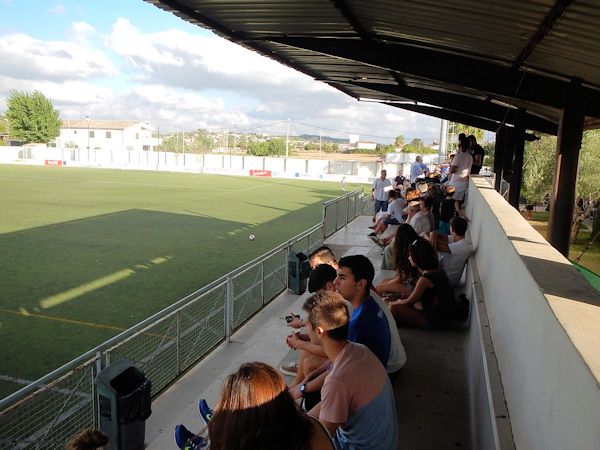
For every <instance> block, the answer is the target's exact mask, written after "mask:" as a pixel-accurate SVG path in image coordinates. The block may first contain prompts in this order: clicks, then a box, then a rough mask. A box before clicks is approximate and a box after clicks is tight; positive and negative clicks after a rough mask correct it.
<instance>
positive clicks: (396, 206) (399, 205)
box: [369, 191, 406, 236]
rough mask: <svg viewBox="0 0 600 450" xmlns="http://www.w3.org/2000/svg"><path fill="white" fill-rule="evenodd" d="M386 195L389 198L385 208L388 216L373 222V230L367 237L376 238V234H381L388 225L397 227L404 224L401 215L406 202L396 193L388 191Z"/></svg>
mask: <svg viewBox="0 0 600 450" xmlns="http://www.w3.org/2000/svg"><path fill="white" fill-rule="evenodd" d="M388 195H389V197H390V201H389V204H388V208H387V212H388V214H389V216H388V217H387V218H382V219H380V220H378V221H377V222H375V226H374V230H373V232H372V233H371V234H369V236H377V235H378V234H380V233H383V232H384V231H385V230H386V228H387V227H388V225H399V224H401V223H402V222H404V220H403V219H402V214H403V210H404V207H405V206H406V201H405V200H404V199H403V198H402V196H400V195H399V194H398V192H397V191H390V192H389V193H388Z"/></svg>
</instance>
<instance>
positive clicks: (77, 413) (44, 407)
mask: <svg viewBox="0 0 600 450" xmlns="http://www.w3.org/2000/svg"><path fill="white" fill-rule="evenodd" d="M367 205H368V198H367V200H365V199H364V198H363V194H362V190H357V191H354V192H350V193H348V194H346V195H344V196H342V197H339V198H337V199H334V200H331V201H328V202H326V203H324V210H323V221H322V222H321V223H319V224H317V225H315V226H313V227H312V228H310V229H308V230H306V231H305V232H303V233H301V234H299V235H298V236H296V237H294V238H292V239H290V240H289V241H287V242H285V243H283V244H281V245H279V246H278V247H276V248H274V249H273V250H271V251H269V252H268V253H266V254H264V255H262V256H260V257H258V258H256V259H254V260H253V261H250V262H249V263H247V264H244V265H243V266H241V267H239V268H237V269H235V270H233V271H232V272H230V273H228V274H226V275H224V276H222V277H221V278H219V279H217V280H215V281H213V282H212V283H210V284H209V285H207V286H205V287H203V288H202V289H200V290H198V291H196V292H194V293H192V294H190V295H188V296H187V297H185V298H183V299H181V300H179V301H178V302H176V303H174V304H173V305H171V306H169V307H167V308H165V309H164V310H162V311H160V312H158V313H156V314H154V315H153V316H151V317H149V318H148V319H146V320H144V321H142V322H140V323H139V324H137V325H135V326H133V327H131V328H129V329H128V330H126V331H124V332H123V333H121V334H119V335H117V336H115V337H113V338H111V339H109V340H108V341H106V342H104V343H103V344H101V345H99V346H98V347H96V348H94V349H92V350H90V351H88V352H86V353H85V354H83V355H81V356H80V357H79V358H76V359H74V360H73V361H71V362H69V363H67V364H65V365H64V366H62V367H60V368H58V369H56V370H54V371H53V372H51V373H49V374H48V375H46V376H44V377H42V378H40V379H39V380H37V381H36V382H34V383H32V384H30V385H28V386H26V387H24V388H23V389H21V390H19V391H17V392H15V393H14V394H12V395H9V396H8V397H6V398H5V399H3V400H2V401H0V449H53V448H63V446H64V443H65V442H66V441H67V440H68V439H70V438H71V437H72V436H73V435H74V434H75V433H77V432H78V431H80V430H81V429H84V428H88V427H97V426H98V424H99V413H98V404H97V395H96V387H95V385H94V378H95V377H96V375H97V374H98V372H99V371H100V370H101V369H102V368H104V367H106V366H107V365H108V364H110V363H111V362H114V361H118V360H120V359H122V358H128V359H129V360H130V361H132V363H133V364H135V365H136V366H137V367H139V368H140V369H142V370H143V371H144V372H145V373H146V376H147V377H148V378H149V379H150V380H152V396H153V397H155V396H156V395H157V394H158V393H159V392H160V391H162V390H163V389H164V388H165V387H167V386H168V385H169V384H171V383H173V382H174V381H175V380H177V379H178V378H179V376H180V375H182V374H183V373H184V372H185V371H186V370H188V369H189V368H190V367H192V366H193V365H195V364H196V363H197V362H198V361H199V360H200V359H202V358H203V357H205V356H206V355H207V354H208V353H209V352H210V351H212V350H213V349H214V348H215V347H216V346H217V345H219V344H220V343H221V342H223V341H224V340H228V339H229V337H230V336H231V334H232V333H233V332H235V331H236V330H237V329H239V328H240V327H241V326H242V325H243V324H244V323H245V322H246V321H247V320H248V319H250V318H251V317H252V316H253V315H254V314H256V313H257V312H258V311H259V310H261V309H262V308H263V307H264V306H265V305H266V304H268V303H269V302H271V301H272V300H273V299H275V298H276V297H277V296H278V295H279V294H281V293H282V292H283V291H284V290H285V289H286V288H287V285H288V283H287V276H288V257H289V255H290V253H292V252H294V253H298V252H304V253H307V254H308V253H310V252H312V251H313V250H315V249H316V248H317V247H319V246H320V245H322V242H323V240H324V238H325V237H328V236H330V235H331V234H333V232H335V231H337V230H338V229H340V228H342V227H343V226H345V225H346V224H347V223H348V222H349V221H351V220H352V219H354V218H355V217H356V216H358V215H361V214H362V212H363V211H364V209H365V207H367ZM329 223H331V225H328V224H329Z"/></svg>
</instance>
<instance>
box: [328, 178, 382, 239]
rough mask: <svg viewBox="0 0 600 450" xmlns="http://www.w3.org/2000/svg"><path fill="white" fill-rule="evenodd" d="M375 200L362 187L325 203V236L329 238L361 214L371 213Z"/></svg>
mask: <svg viewBox="0 0 600 450" xmlns="http://www.w3.org/2000/svg"><path fill="white" fill-rule="evenodd" d="M372 209H373V202H372V200H371V199H370V197H368V196H365V195H364V193H363V190H362V189H357V190H355V191H352V192H349V193H347V194H346V195H343V196H341V197H338V198H336V199H333V200H329V201H328V202H325V203H323V237H324V238H328V237H329V236H331V235H332V234H333V233H335V232H336V231H338V230H340V229H342V228H343V227H345V226H346V225H348V224H349V223H350V222H351V221H353V220H354V219H355V218H356V217H358V216H361V215H371V214H372V213H371V211H372Z"/></svg>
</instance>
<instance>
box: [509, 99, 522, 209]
mask: <svg viewBox="0 0 600 450" xmlns="http://www.w3.org/2000/svg"><path fill="white" fill-rule="evenodd" d="M523 116H524V111H523V110H521V109H520V110H519V111H517V120H516V123H515V128H514V141H513V142H514V155H515V159H514V161H513V165H512V173H511V177H510V191H509V193H508V202H509V203H510V204H511V205H512V206H513V207H515V208H516V209H519V199H520V197H521V182H522V179H523V154H524V152H525V128H524V127H523Z"/></svg>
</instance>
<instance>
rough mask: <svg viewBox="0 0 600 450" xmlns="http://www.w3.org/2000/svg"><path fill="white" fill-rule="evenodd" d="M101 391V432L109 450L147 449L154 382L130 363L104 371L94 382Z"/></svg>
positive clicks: (124, 362) (122, 363) (126, 361)
mask: <svg viewBox="0 0 600 450" xmlns="http://www.w3.org/2000/svg"><path fill="white" fill-rule="evenodd" d="M94 383H95V384H96V388H97V390H98V405H99V408H100V429H101V430H102V431H104V432H105V433H106V434H107V435H108V437H109V439H110V444H109V446H108V447H107V449H108V450H138V449H141V448H143V447H144V439H145V434H146V419H147V418H148V417H150V414H151V413H152V410H151V409H150V390H151V383H150V380H148V379H147V378H146V375H145V374H144V372H142V371H141V370H140V369H138V368H137V367H135V366H133V365H132V364H131V362H129V361H128V360H126V359H123V360H121V361H117V362H115V363H113V364H111V365H109V366H108V367H106V368H105V369H104V370H102V371H101V372H100V373H99V374H98V375H97V376H96V379H95V380H94Z"/></svg>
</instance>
